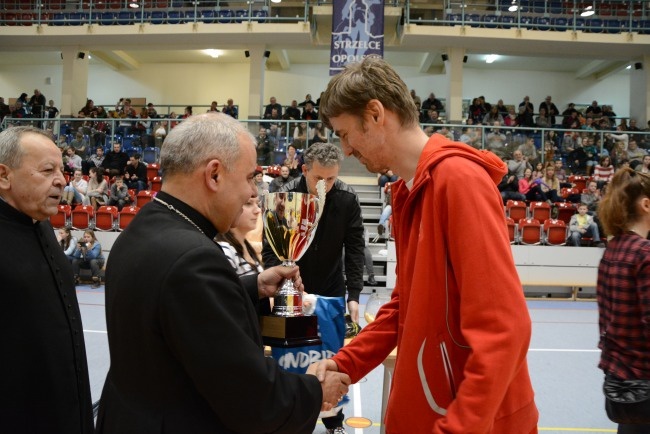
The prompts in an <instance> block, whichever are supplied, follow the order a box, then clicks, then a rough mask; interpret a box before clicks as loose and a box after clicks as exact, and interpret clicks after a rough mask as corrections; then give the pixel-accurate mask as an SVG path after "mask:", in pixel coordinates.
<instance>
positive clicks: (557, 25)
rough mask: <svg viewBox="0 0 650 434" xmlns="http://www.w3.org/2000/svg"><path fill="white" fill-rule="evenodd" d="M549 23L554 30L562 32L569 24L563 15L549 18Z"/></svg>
mask: <svg viewBox="0 0 650 434" xmlns="http://www.w3.org/2000/svg"><path fill="white" fill-rule="evenodd" d="M551 24H552V25H553V29H554V30H555V31H557V32H564V31H566V29H567V27H568V25H569V20H568V19H567V18H564V17H557V18H551Z"/></svg>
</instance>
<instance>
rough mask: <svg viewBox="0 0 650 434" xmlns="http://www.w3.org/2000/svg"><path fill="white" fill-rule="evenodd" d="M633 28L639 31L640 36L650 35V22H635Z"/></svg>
mask: <svg viewBox="0 0 650 434" xmlns="http://www.w3.org/2000/svg"><path fill="white" fill-rule="evenodd" d="M632 26H633V27H634V28H636V29H637V31H638V32H639V34H641V35H650V20H637V21H633V22H632Z"/></svg>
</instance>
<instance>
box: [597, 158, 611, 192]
mask: <svg viewBox="0 0 650 434" xmlns="http://www.w3.org/2000/svg"><path fill="white" fill-rule="evenodd" d="M613 176H614V166H613V165H612V159H611V158H610V157H609V155H603V156H602V157H600V161H599V162H598V164H596V168H595V169H594V175H593V178H592V179H593V180H594V181H596V182H597V183H598V189H601V188H603V186H604V185H605V184H607V183H608V182H609V181H611V180H612V177H613Z"/></svg>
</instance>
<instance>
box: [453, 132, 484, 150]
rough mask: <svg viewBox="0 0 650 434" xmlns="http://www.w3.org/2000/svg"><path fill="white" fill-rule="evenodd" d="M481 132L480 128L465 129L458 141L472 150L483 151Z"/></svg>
mask: <svg viewBox="0 0 650 434" xmlns="http://www.w3.org/2000/svg"><path fill="white" fill-rule="evenodd" d="M481 131H482V130H481V129H479V128H471V127H466V128H463V129H462V133H461V135H460V138H459V139H458V140H459V141H460V142H462V143H465V144H466V145H469V146H471V147H472V148H476V149H481Z"/></svg>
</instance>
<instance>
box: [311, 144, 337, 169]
mask: <svg viewBox="0 0 650 434" xmlns="http://www.w3.org/2000/svg"><path fill="white" fill-rule="evenodd" d="M302 158H303V161H304V162H305V165H307V168H308V169H311V168H312V165H313V164H314V161H317V162H318V164H320V165H321V166H324V167H332V166H336V165H339V164H341V161H343V151H341V149H339V147H338V146H336V145H333V144H331V143H317V144H314V145H311V146H310V147H309V149H307V150H306V151H305V153H304V155H303V157H302Z"/></svg>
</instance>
